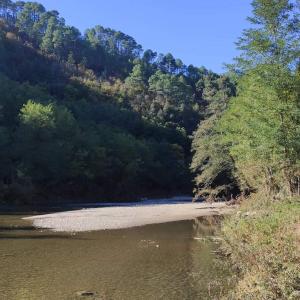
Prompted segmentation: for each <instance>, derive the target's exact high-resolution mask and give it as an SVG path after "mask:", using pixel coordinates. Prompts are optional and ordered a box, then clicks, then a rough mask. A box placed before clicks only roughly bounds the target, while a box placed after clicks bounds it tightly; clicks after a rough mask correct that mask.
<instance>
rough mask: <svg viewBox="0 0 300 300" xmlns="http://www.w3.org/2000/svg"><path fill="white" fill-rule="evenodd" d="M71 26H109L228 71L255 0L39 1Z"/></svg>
mask: <svg viewBox="0 0 300 300" xmlns="http://www.w3.org/2000/svg"><path fill="white" fill-rule="evenodd" d="M37 2H39V3H42V4H43V5H44V6H45V7H46V9H48V10H52V9H55V10H57V11H59V12H60V14H61V16H62V17H64V18H65V20H66V23H67V24H68V25H72V26H75V27H77V28H78V29H80V30H81V32H84V31H85V29H87V28H90V27H93V26H95V25H102V26H104V27H110V28H112V29H115V30H120V31H122V32H124V33H126V34H128V35H130V36H132V37H133V38H134V39H135V40H136V41H137V42H138V43H139V44H141V45H142V46H143V49H145V50H146V49H152V50H153V51H156V52H158V53H168V52H170V53H172V54H173V56H174V57H175V58H180V59H181V60H182V61H183V62H184V63H185V64H187V65H189V64H193V65H195V66H205V67H206V68H208V69H210V70H213V71H215V72H223V71H224V67H223V64H224V63H230V62H231V61H232V58H233V57H235V56H236V55H237V54H238V52H237V50H236V47H235V42H236V41H237V38H238V37H239V36H240V35H241V32H242V30H243V29H245V28H248V27H249V24H248V22H247V21H246V17H247V16H249V15H250V14H251V7H250V2H251V0H242V1H241V0H127V1H124V0H86V1H82V0H37Z"/></svg>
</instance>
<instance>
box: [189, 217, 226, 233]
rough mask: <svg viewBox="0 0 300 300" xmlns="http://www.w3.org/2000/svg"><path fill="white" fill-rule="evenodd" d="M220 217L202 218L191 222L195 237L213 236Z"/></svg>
mask: <svg viewBox="0 0 300 300" xmlns="http://www.w3.org/2000/svg"><path fill="white" fill-rule="evenodd" d="M221 219H222V217H220V216H204V217H199V218H195V219H194V220H193V233H194V234H195V235H196V236H197V235H214V234H215V233H216V231H217V230H218V228H219V225H220V222H221Z"/></svg>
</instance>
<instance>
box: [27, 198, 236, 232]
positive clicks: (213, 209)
mask: <svg viewBox="0 0 300 300" xmlns="http://www.w3.org/2000/svg"><path fill="white" fill-rule="evenodd" d="M231 211H232V207H231V208H230V207H228V206H227V205H226V204H225V203H214V204H208V203H184V204H183V203H181V204H155V205H142V206H137V205H135V206H126V207H118V206H116V207H102V208H88V209H81V210H73V211H66V212H59V213H53V214H47V215H39V216H33V217H27V218H24V219H26V220H31V221H32V222H33V225H34V226H35V227H37V228H47V229H51V230H53V231H62V232H79V231H92V230H105V229H120V228H129V227H136V226H142V225H147V224H157V223H166V222H172V221H180V220H191V219H194V218H196V217H200V216H209V215H219V214H226V213H230V212H231Z"/></svg>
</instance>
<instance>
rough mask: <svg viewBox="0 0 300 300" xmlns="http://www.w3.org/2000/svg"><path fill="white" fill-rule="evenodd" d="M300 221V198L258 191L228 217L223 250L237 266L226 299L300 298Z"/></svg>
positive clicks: (223, 228) (267, 299) (224, 227)
mask: <svg viewBox="0 0 300 300" xmlns="http://www.w3.org/2000/svg"><path fill="white" fill-rule="evenodd" d="M299 222H300V198H294V199H291V200H284V201H278V202H274V201H272V200H269V199H266V198H264V197H261V196H259V195H255V196H253V197H252V198H251V199H249V201H245V202H244V203H243V204H242V206H241V208H240V210H239V211H238V212H237V213H236V214H234V215H232V216H230V217H228V218H227V219H225V221H224V223H223V226H222V233H223V236H224V246H223V247H224V251H225V253H227V254H228V255H229V256H230V258H231V260H232V263H233V265H234V267H236V269H237V270H238V280H237V284H236V286H235V289H234V290H233V291H232V292H231V293H230V294H229V295H228V296H227V299H235V300H236V299H243V300H252V299H253V300H254V299H255V300H260V299H261V300H265V299H266V300H273V299H274V300H275V299H276V300H278V299H289V300H291V299H300V255H299V248H300V246H299V240H297V237H296V234H295V226H296V224H298V223H299Z"/></svg>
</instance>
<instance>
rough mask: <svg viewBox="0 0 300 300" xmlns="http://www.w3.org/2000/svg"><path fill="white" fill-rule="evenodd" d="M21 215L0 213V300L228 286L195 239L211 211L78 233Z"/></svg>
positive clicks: (190, 293) (206, 246) (186, 293)
mask: <svg viewBox="0 0 300 300" xmlns="http://www.w3.org/2000/svg"><path fill="white" fill-rule="evenodd" d="M21 217H22V216H20V215H2V216H0V270H1V271H0V299H4V300H10V299H12V300H15V299H16V300H27V299H28V300H42V299H46V300H48V299H50V300H52V299H53V300H59V299H105V300H106V299H112V300H115V299H116V300H119V299H122V300H123V299H124V300H127V299H128V300H140V299H146V300H148V299H155V300H156V299H164V300H165V299H167V300H168V299H170V300H176V299H180V300H183V299H191V300H194V299H220V298H221V295H223V294H224V292H225V291H226V290H227V288H228V285H230V272H229V270H228V268H227V267H226V264H225V263H224V260H223V259H220V258H218V256H217V255H216V254H215V252H216V250H218V247H219V246H218V245H217V244H216V243H214V242H210V241H207V240H203V239H202V237H206V236H212V235H214V234H215V230H216V226H215V219H214V218H212V217H210V218H208V219H205V220H204V219H197V220H193V221H181V222H172V223H166V224H156V225H147V226H143V227H137V228H130V229H122V230H110V231H96V232H87V233H78V234H71V233H54V232H50V231H47V230H36V229H34V228H33V227H31V224H30V223H28V222H25V221H23V220H21ZM81 291H89V292H91V294H93V295H90V296H83V295H82V294H80V292H81Z"/></svg>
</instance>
